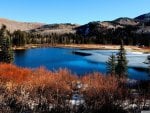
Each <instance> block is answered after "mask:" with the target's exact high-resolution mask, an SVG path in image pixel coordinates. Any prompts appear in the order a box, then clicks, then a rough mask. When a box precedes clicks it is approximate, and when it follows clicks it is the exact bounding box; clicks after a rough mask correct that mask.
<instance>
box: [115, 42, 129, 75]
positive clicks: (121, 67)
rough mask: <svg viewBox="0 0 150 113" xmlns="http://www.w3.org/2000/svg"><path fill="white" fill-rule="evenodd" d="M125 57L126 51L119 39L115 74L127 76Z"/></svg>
mask: <svg viewBox="0 0 150 113" xmlns="http://www.w3.org/2000/svg"><path fill="white" fill-rule="evenodd" d="M127 64H128V61H127V58H126V51H125V49H124V45H123V41H121V45H120V49H119V52H118V56H117V65H116V74H117V75H118V76H119V77H126V76H127Z"/></svg>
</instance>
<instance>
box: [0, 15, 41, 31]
mask: <svg viewBox="0 0 150 113" xmlns="http://www.w3.org/2000/svg"><path fill="white" fill-rule="evenodd" d="M2 24H5V25H6V26H7V29H8V30H9V31H10V32H13V31H15V30H21V31H27V30H31V29H36V28H38V27H41V26H43V25H44V24H42V23H28V22H17V21H14V20H8V19H4V18H0V27H1V25H2Z"/></svg>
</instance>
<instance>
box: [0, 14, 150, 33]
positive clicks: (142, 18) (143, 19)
mask: <svg viewBox="0 0 150 113" xmlns="http://www.w3.org/2000/svg"><path fill="white" fill-rule="evenodd" d="M2 24H5V25H6V26H7V28H8V30H9V31H10V32H13V31H15V30H21V31H27V32H34V33H39V34H49V33H58V34H64V33H76V32H77V31H84V30H85V32H86V33H85V34H87V32H90V31H89V28H88V27H89V26H91V25H95V26H96V28H95V29H97V30H100V31H101V32H103V31H104V30H106V29H117V28H124V27H125V26H138V30H137V32H138V33H141V32H143V33H150V27H149V26H150V13H146V14H142V15H139V16H137V17H135V18H128V17H120V18H117V19H115V20H112V21H102V22H100V21H97V22H89V23H87V24H84V25H77V24H71V23H61V24H45V23H39V22H18V21H15V20H9V19H5V18H0V26H1V25H2ZM143 24H144V25H145V26H144V28H143V26H142V25H143Z"/></svg>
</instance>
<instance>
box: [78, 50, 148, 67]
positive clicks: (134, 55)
mask: <svg viewBox="0 0 150 113" xmlns="http://www.w3.org/2000/svg"><path fill="white" fill-rule="evenodd" d="M77 51H78V52H82V53H91V54H92V55H90V56H85V58H86V59H87V60H89V61H92V62H103V63H105V62H106V61H107V60H108V58H109V56H110V55H112V53H113V54H114V55H116V54H117V52H118V51H117V50H77ZM149 55H150V54H145V53H142V52H127V55H126V56H127V60H128V66H129V67H134V68H148V66H149V65H148V64H145V63H144V62H145V60H146V59H147V56H149Z"/></svg>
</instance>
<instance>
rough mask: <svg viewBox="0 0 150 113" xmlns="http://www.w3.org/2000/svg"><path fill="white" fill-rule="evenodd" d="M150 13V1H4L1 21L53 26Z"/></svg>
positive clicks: (0, 5) (1, 6)
mask: <svg viewBox="0 0 150 113" xmlns="http://www.w3.org/2000/svg"><path fill="white" fill-rule="evenodd" d="M148 12H150V0H0V18H8V19H12V20H17V21H25V22H42V23H49V24H51V23H78V24H85V23H88V22H90V21H104V20H113V19H116V18H118V17H131V18H133V17H136V16H138V15H140V14H144V13H148Z"/></svg>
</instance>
